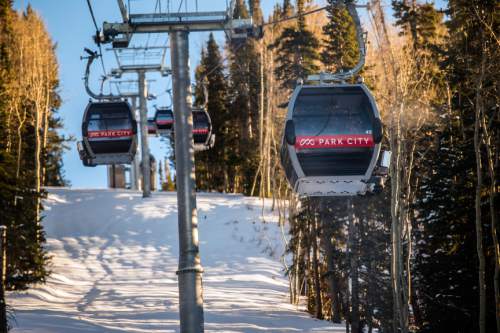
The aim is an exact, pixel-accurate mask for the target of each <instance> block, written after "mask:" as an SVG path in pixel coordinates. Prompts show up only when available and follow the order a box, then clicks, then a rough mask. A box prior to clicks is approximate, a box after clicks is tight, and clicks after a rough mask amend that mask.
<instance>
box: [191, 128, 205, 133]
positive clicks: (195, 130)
mask: <svg viewBox="0 0 500 333" xmlns="http://www.w3.org/2000/svg"><path fill="white" fill-rule="evenodd" d="M207 133H208V129H206V128H200V129H193V134H207Z"/></svg>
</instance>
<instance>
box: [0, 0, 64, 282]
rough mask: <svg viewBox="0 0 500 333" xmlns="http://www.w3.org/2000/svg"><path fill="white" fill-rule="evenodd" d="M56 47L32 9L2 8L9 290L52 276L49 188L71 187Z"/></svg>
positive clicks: (0, 146)
mask: <svg viewBox="0 0 500 333" xmlns="http://www.w3.org/2000/svg"><path fill="white" fill-rule="evenodd" d="M55 47H56V45H55V44H54V43H53V42H52V40H51V38H50V36H49V34H48V32H47V29H46V27H45V25H44V23H43V21H42V19H41V18H40V16H39V15H38V14H37V13H36V12H35V11H34V10H33V9H32V8H31V7H30V6H28V7H27V9H26V10H25V11H24V12H16V11H14V10H13V7H12V1H10V0H1V1H0V96H1V97H0V207H1V209H2V213H1V214H0V225H3V226H6V227H7V251H6V253H7V271H6V285H7V288H10V289H25V288H27V287H28V285H30V284H32V283H37V282H42V281H44V280H45V278H46V276H47V275H48V273H49V270H48V267H47V264H48V261H49V260H50V258H49V256H48V254H47V252H46V251H45V249H44V244H45V237H44V232H43V228H42V225H41V220H42V215H41V210H42V209H43V207H42V202H41V200H42V198H44V197H45V192H44V190H43V187H44V186H65V185H68V182H67V180H66V179H65V177H64V173H63V161H62V154H63V151H64V150H65V149H66V148H67V147H66V143H67V141H68V138H66V137H64V136H62V135H60V134H59V133H58V129H60V128H61V127H62V125H63V124H62V121H61V119H60V117H59V116H58V114H57V110H58V108H59V107H60V105H61V98H60V96H59V94H58V87H59V78H58V65H57V59H56V55H55Z"/></svg>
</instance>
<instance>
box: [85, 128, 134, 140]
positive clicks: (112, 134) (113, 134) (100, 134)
mask: <svg viewBox="0 0 500 333" xmlns="http://www.w3.org/2000/svg"><path fill="white" fill-rule="evenodd" d="M132 134H133V133H132V130H129V129H123V130H104V131H89V132H88V137H89V138H120V137H125V136H132Z"/></svg>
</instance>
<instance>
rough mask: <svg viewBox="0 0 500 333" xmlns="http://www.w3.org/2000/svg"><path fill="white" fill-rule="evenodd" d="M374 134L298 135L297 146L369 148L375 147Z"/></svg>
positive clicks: (304, 147)
mask: <svg viewBox="0 0 500 333" xmlns="http://www.w3.org/2000/svg"><path fill="white" fill-rule="evenodd" d="M373 146H374V142H373V135H371V134H353V135H321V136H297V140H296V144H295V148H297V149H310V148H347V147H356V148H369V147H373Z"/></svg>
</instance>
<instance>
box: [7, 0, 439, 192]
mask: <svg viewBox="0 0 500 333" xmlns="http://www.w3.org/2000/svg"><path fill="white" fill-rule="evenodd" d="M125 2H127V1H125ZM161 2H162V6H163V8H165V6H166V4H167V2H168V1H166V0H162V1H161ZM186 2H187V3H188V6H189V7H188V10H194V6H195V3H196V2H198V5H199V10H207V11H213V10H224V9H225V6H226V0H210V1H208V0H198V1H195V0H185V1H184V3H186ZM281 2H282V1H281V0H262V1H261V3H262V7H263V11H264V14H265V16H267V15H268V14H269V13H270V12H271V10H272V8H273V7H274V5H275V4H276V3H281ZM315 2H316V3H318V4H324V3H325V1H324V0H316V1H315ZM28 3H30V4H31V6H32V7H33V8H34V9H35V10H36V11H37V12H38V13H39V14H40V15H41V16H42V18H43V20H44V22H45V24H46V25H47V28H48V30H49V32H50V34H51V36H52V39H53V41H54V42H55V43H57V57H58V61H59V76H60V80H61V82H60V94H61V96H62V99H63V105H62V107H61V108H60V110H59V112H60V115H61V116H62V118H63V120H64V129H63V131H62V132H63V133H64V134H66V135H73V136H75V137H76V138H77V139H80V138H81V120H82V114H83V110H84V109H85V106H86V105H87V102H88V100H89V97H88V96H87V94H86V93H85V91H84V86H83V81H82V77H83V72H84V69H85V68H84V66H85V62H84V61H81V60H80V56H82V55H83V48H84V47H88V48H90V49H96V46H95V44H94V43H93V41H92V35H93V34H95V28H94V26H93V24H92V21H91V17H90V14H89V11H88V8H87V3H86V1H85V0H65V1H61V0H31V1H26V0H15V1H14V7H15V8H16V9H20V8H24V7H26V5H27V4H28ZM170 3H171V4H172V5H171V6H172V8H175V9H177V8H178V5H179V0H171V1H170ZM442 3H443V1H438V4H442ZM92 4H93V8H94V12H95V16H96V19H97V22H98V24H99V25H100V26H101V25H102V22H103V21H108V22H114V21H120V12H119V9H118V6H117V1H115V0H93V1H92ZM155 4H156V0H131V1H130V7H131V9H132V12H134V13H138V12H143V13H146V12H153V11H154V8H155ZM183 7H184V5H183ZM215 37H216V40H217V41H218V42H219V45H223V44H224V35H223V33H221V32H219V33H216V34H215ZM207 38H208V33H191V34H190V60H191V69H193V68H194V67H195V66H196V64H197V63H198V61H199V54H200V49H201V46H202V45H203V44H204V43H205V41H206V40H207ZM147 39H148V36H147V35H141V36H135V37H134V38H133V40H132V43H131V44H132V45H137V46H141V45H144V44H145V42H146V40H147ZM149 40H150V42H149V45H153V44H157V45H164V44H166V41H167V35H166V34H162V35H156V34H153V35H151V36H149ZM107 47H108V46H105V48H107ZM167 55H169V53H168V52H167ZM104 61H105V64H106V69H107V70H108V71H109V70H110V69H111V68H114V67H115V66H116V62H115V60H114V56H113V54H112V53H111V52H105V56H104ZM169 63H170V60H169V56H167V64H169ZM101 74H102V70H101V68H100V65H99V64H97V63H96V64H95V65H94V66H93V71H92V73H91V75H92V76H93V77H94V78H98V77H99V76H100V75H101ZM129 78H130V79H134V76H132V77H129ZM148 79H153V80H155V82H153V83H151V86H150V91H151V92H153V93H154V94H156V95H158V96H159V97H158V99H157V100H154V101H151V102H149V105H148V109H149V115H150V116H152V115H153V112H154V111H153V110H154V107H153V106H154V105H165V104H169V103H170V101H169V100H168V95H167V94H165V91H166V89H167V88H168V87H170V85H171V82H170V78H167V79H165V78H161V77H160V76H159V75H155V74H149V75H148ZM93 87H94V90H96V89H97V88H98V82H97V80H94V82H93ZM71 146H72V149H71V150H70V151H68V152H67V153H66V154H65V156H64V166H65V172H66V176H67V178H68V179H69V180H70V181H71V183H72V186H73V187H86V188H99V187H101V188H102V187H106V185H107V184H106V168H105V167H104V166H99V167H96V168H85V167H84V166H83V165H82V163H81V161H80V159H79V158H78V153H77V152H76V143H72V145H71ZM150 149H151V151H152V153H153V154H154V155H155V157H156V158H157V160H158V159H163V158H164V156H165V154H166V145H165V144H164V143H162V142H160V140H159V139H157V138H151V139H150Z"/></svg>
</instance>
